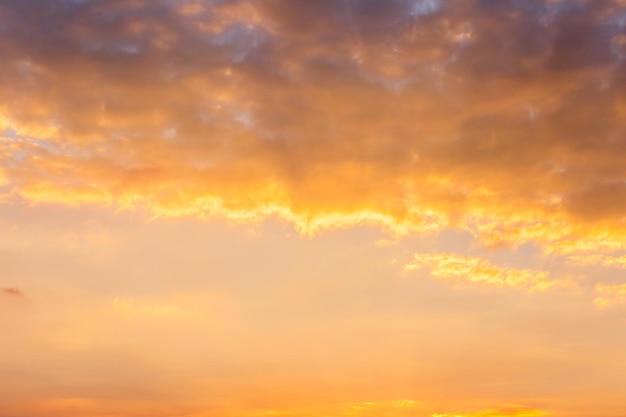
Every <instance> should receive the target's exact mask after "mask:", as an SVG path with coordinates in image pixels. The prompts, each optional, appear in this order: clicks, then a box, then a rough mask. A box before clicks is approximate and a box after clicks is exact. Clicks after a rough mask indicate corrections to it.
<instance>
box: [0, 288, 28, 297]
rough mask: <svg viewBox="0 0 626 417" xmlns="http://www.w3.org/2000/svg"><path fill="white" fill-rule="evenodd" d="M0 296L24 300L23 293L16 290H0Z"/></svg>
mask: <svg viewBox="0 0 626 417" xmlns="http://www.w3.org/2000/svg"><path fill="white" fill-rule="evenodd" d="M0 294H2V295H4V296H7V297H17V298H26V296H25V295H24V293H23V292H22V291H21V290H19V289H17V288H0Z"/></svg>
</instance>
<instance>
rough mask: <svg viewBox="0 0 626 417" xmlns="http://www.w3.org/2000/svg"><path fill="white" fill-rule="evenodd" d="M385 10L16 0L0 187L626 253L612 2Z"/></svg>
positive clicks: (385, 6)
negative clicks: (20, 1)
mask: <svg viewBox="0 0 626 417" xmlns="http://www.w3.org/2000/svg"><path fill="white" fill-rule="evenodd" d="M373 4H374V3H371V4H370V3H368V2H363V1H356V2H352V3H350V5H347V6H345V7H344V6H341V7H340V6H339V5H337V4H334V3H332V2H328V3H326V2H325V3H319V4H318V3H316V5H315V6H313V5H311V4H309V3H307V2H302V1H296V2H294V3H293V4H290V5H288V6H285V5H280V7H279V6H277V4H275V3H274V2H258V1H234V2H218V3H214V2H205V1H194V2H186V3H184V4H182V5H179V4H173V3H171V2H159V1H157V2H141V1H139V2H137V1H115V2H97V3H94V2H74V3H72V4H71V5H70V4H66V5H64V6H63V7H61V6H59V5H56V4H53V3H50V2H46V1H42V0H36V1H32V2H29V3H28V5H25V6H23V7H18V6H16V5H15V4H12V3H7V4H4V5H2V6H0V19H1V22H3V23H1V24H2V25H3V26H2V27H3V28H4V29H3V30H4V31H5V32H7V35H8V36H6V37H5V38H4V40H3V41H2V43H0V55H1V56H2V57H3V61H4V62H5V63H6V65H4V66H3V68H2V70H1V73H0V76H2V77H3V80H5V81H4V82H3V83H2V87H1V88H0V103H4V104H2V105H0V120H1V123H0V125H1V126H2V129H4V130H7V129H10V130H11V132H12V133H11V135H10V136H12V137H11V138H9V139H7V138H5V139H3V141H2V143H1V144H0V182H2V183H4V184H5V186H6V187H9V188H10V189H12V190H13V194H14V195H17V196H21V197H23V198H26V199H27V200H29V201H32V202H48V203H60V204H104V205H108V206H111V207H113V208H116V209H120V208H121V209H134V210H145V211H146V212H147V213H148V214H147V215H148V216H157V217H196V218H211V217H224V218H228V219H231V220H234V221H243V222H250V221H251V222H256V221H261V220H263V219H266V218H268V217H278V218H281V219H284V220H286V221H288V222H291V223H293V224H294V225H295V227H296V228H297V229H298V230H299V231H301V232H302V233H306V234H311V233H316V232H318V231H320V230H324V229H329V228H337V227H351V226H354V225H359V224H376V225H379V226H381V227H383V228H385V229H388V230H390V231H392V232H393V233H396V234H410V233H418V234H432V233H437V232H439V231H441V230H443V229H446V228H456V229H461V230H468V231H470V232H471V233H473V234H474V235H475V237H476V240H477V242H481V243H482V244H484V245H486V246H489V247H494V246H518V245H521V244H524V243H534V244H537V245H539V246H540V247H541V248H542V249H543V250H544V252H545V253H552V254H561V253H567V254H571V253H577V252H582V253H595V252H598V251H599V252H606V251H611V250H615V249H616V248H621V247H622V246H623V241H624V239H625V238H626V226H625V225H626V223H625V222H624V215H623V210H622V208H623V206H624V202H625V201H626V188H625V187H624V185H623V179H624V177H625V175H626V172H625V171H624V166H623V165H624V164H623V160H624V157H625V153H626V148H625V147H624V146H623V143H622V142H623V141H620V138H621V134H622V132H623V131H624V130H625V129H626V124H625V122H624V120H625V119H624V117H621V116H622V114H623V109H624V108H626V102H625V101H624V98H623V95H622V94H620V91H621V90H623V88H624V85H625V84H624V82H625V81H624V79H623V77H621V76H620V75H619V74H621V71H620V68H621V66H623V63H622V58H621V55H620V53H621V52H619V51H621V49H619V47H620V45H621V44H619V42H617V41H615V39H620V38H619V34H620V33H621V32H620V31H621V27H622V26H620V25H621V23H619V19H618V18H617V16H620V13H622V12H623V11H624V5H623V4H622V3H619V2H615V1H608V2H603V3H602V4H599V3H598V2H585V3H583V4H581V5H580V9H576V10H575V11H571V10H568V11H567V13H566V12H565V9H563V7H564V6H562V5H561V3H553V2H548V1H545V2H541V1H539V2H535V3H533V5H529V6H527V7H521V6H520V5H519V4H518V3H516V2H513V1H505V2H503V3H502V5H501V6H500V7H498V8H487V7H486V6H485V5H484V4H483V3H480V2H476V3H472V4H466V3H463V2H453V4H451V5H449V6H446V7H443V5H442V3H441V2H438V1H397V2H384V3H380V4H378V5H377V6H376V7H375V6H374V5H373ZM609 16H613V17H612V18H610V17H609ZM548 17H549V19H548ZM546 19H548V20H546ZM46 21H54V22H57V24H55V28H56V29H55V31H54V33H49V31H47V30H46V31H44V28H45V27H46V26H45V24H43V22H46ZM12 22H16V23H12ZM468 22H471V24H470V23H468ZM546 22H549V24H548V23H546ZM607 33H608V34H610V35H611V36H606V34H607ZM322 34H323V36H322ZM564 34H569V35H567V36H565V35H564ZM557 35H558V36H557ZM579 37H580V40H581V42H574V41H572V40H571V39H579ZM497 39H509V40H510V41H509V43H508V44H507V45H508V46H507V47H506V48H502V47H500V46H498V41H497ZM583 41H584V42H583ZM616 42H617V43H616ZM574 45H575V47H574ZM8 103H10V104H8ZM4 136H7V134H6V132H5V134H4Z"/></svg>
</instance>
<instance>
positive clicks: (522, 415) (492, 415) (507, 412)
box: [432, 407, 548, 417]
mask: <svg viewBox="0 0 626 417" xmlns="http://www.w3.org/2000/svg"><path fill="white" fill-rule="evenodd" d="M547 415H548V414H547V413H546V412H545V411H542V410H533V409H528V408H519V407H515V408H506V409H501V410H487V411H481V412H478V413H472V414H433V415H432V417H540V416H547Z"/></svg>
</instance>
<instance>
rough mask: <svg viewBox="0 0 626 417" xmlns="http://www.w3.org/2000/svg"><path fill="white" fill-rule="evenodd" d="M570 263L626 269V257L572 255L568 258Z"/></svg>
mask: <svg viewBox="0 0 626 417" xmlns="http://www.w3.org/2000/svg"><path fill="white" fill-rule="evenodd" d="M566 259H567V260H568V261H569V262H572V263H574V264H578V265H601V266H606V267H613V268H624V269H626V255H623V256H610V255H601V254H594V255H572V256H568V257H566Z"/></svg>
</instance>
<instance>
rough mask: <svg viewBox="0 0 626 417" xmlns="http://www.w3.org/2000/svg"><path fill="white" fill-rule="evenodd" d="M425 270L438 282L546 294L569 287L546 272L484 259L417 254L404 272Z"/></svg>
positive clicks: (564, 281) (564, 280)
mask: <svg viewBox="0 0 626 417" xmlns="http://www.w3.org/2000/svg"><path fill="white" fill-rule="evenodd" d="M419 269H428V270H430V274H431V275H432V276H433V277H435V278H438V279H442V280H450V281H456V282H470V283H479V284H486V285H493V286H497V287H512V288H520V289H527V290H528V291H545V290H548V289H550V288H552V287H554V286H567V285H571V280H569V279H555V278H552V277H550V274H548V272H545V271H534V270H530V269H517V268H509V267H503V266H497V265H494V264H492V263H491V262H489V261H488V260H486V259H483V258H475V257H469V256H461V255H452V254H416V255H414V257H413V260H412V261H411V262H409V263H408V264H406V265H405V266H404V270H405V271H414V270H419Z"/></svg>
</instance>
